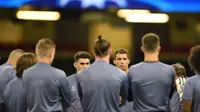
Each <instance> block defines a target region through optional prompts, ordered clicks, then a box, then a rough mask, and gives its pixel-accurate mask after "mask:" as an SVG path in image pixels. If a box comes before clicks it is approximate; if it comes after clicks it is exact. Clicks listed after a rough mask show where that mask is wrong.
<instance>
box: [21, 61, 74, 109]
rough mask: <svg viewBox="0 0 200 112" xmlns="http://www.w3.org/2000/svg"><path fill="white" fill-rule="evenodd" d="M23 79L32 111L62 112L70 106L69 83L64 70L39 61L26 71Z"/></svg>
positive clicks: (28, 103) (28, 105) (29, 107)
mask: <svg viewBox="0 0 200 112" xmlns="http://www.w3.org/2000/svg"><path fill="white" fill-rule="evenodd" d="M23 80H24V88H25V93H26V97H27V107H28V109H29V110H30V111H31V112H52V111H57V112H62V111H63V109H64V107H68V106H70V90H69V84H68V81H67V78H66V75H65V73H64V72H63V71H62V70H59V69H56V68H54V67H52V66H51V65H49V64H46V63H42V62H38V63H37V64H35V65H34V66H32V67H30V68H28V69H27V70H25V71H24V74H23ZM63 106H64V107H63Z"/></svg>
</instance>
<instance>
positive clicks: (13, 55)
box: [8, 49, 24, 67]
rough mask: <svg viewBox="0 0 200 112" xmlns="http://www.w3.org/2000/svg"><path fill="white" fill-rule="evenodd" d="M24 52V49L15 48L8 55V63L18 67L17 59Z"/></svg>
mask: <svg viewBox="0 0 200 112" xmlns="http://www.w3.org/2000/svg"><path fill="white" fill-rule="evenodd" d="M23 54H24V51H23V50H21V49H15V50H13V51H12V52H11V53H10V55H9V57H8V63H9V64H11V65H13V66H14V67H16V63H17V60H18V59H19V58H20V57H21V56H22V55H23Z"/></svg>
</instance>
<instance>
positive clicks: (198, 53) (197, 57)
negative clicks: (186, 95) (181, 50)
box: [188, 45, 200, 74]
mask: <svg viewBox="0 0 200 112" xmlns="http://www.w3.org/2000/svg"><path fill="white" fill-rule="evenodd" d="M188 63H189V65H190V67H191V68H192V69H193V70H194V71H195V72H197V73H198V74H200V66H199V63H200V45H197V46H195V47H192V48H191V49H190V55H189V57H188Z"/></svg>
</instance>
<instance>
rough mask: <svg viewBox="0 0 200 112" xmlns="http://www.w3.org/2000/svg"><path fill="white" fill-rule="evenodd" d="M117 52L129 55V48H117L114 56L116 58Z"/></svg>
mask: <svg viewBox="0 0 200 112" xmlns="http://www.w3.org/2000/svg"><path fill="white" fill-rule="evenodd" d="M117 54H127V56H128V50H127V49H123V48H121V49H118V50H116V51H115V56H114V58H116V55H117Z"/></svg>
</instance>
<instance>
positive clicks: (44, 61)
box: [37, 58, 51, 64]
mask: <svg viewBox="0 0 200 112" xmlns="http://www.w3.org/2000/svg"><path fill="white" fill-rule="evenodd" d="M37 60H38V62H42V63H47V64H51V62H50V60H49V59H48V58H38V59H37Z"/></svg>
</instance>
